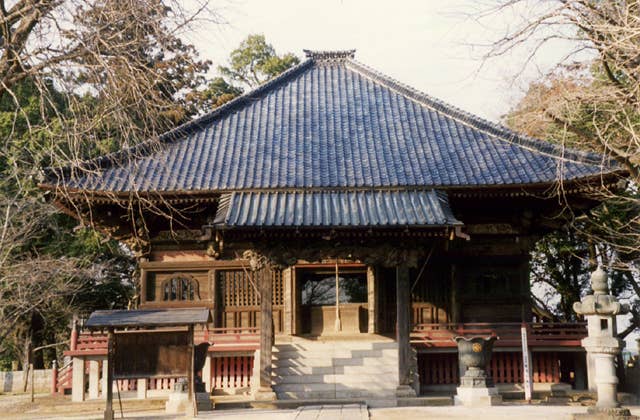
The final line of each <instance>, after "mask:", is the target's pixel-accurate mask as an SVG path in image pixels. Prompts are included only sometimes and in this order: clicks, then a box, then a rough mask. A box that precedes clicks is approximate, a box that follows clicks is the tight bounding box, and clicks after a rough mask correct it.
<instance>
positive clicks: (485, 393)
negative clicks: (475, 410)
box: [453, 386, 502, 407]
mask: <svg viewBox="0 0 640 420" xmlns="http://www.w3.org/2000/svg"><path fill="white" fill-rule="evenodd" d="M453 402H454V404H455V405H464V406H467V407H488V406H492V405H500V404H502V396H501V395H500V394H498V389H497V388H496V387H493V386H492V387H482V388H480V387H466V386H459V387H458V388H457V389H456V396H455V397H454V399H453Z"/></svg>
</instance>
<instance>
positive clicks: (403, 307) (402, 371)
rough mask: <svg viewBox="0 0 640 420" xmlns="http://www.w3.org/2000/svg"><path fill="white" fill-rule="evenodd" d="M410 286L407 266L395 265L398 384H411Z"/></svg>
mask: <svg viewBox="0 0 640 420" xmlns="http://www.w3.org/2000/svg"><path fill="white" fill-rule="evenodd" d="M410 287H411V284H410V281H409V267H408V266H407V265H406V264H405V265H399V266H397V267H396V313H397V317H396V339H397V341H398V376H399V377H398V379H399V385H400V386H403V385H404V386H408V385H410V384H411V369H410V358H411V344H410V342H409V333H410V332H411V291H410V290H409V289H410Z"/></svg>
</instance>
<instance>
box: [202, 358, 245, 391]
mask: <svg viewBox="0 0 640 420" xmlns="http://www.w3.org/2000/svg"><path fill="white" fill-rule="evenodd" d="M211 362H212V363H211V387H212V388H213V389H221V390H225V389H237V388H248V387H249V386H251V375H252V373H253V356H223V357H213V358H212V359H211Z"/></svg>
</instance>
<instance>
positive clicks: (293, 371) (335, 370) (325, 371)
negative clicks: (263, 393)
mask: <svg viewBox="0 0 640 420" xmlns="http://www.w3.org/2000/svg"><path fill="white" fill-rule="evenodd" d="M272 371H273V373H274V374H275V375H277V376H289V375H359V374H361V373H365V374H370V375H397V374H398V364H397V363H395V362H394V363H380V364H378V365H374V366H276V365H273V366H272Z"/></svg>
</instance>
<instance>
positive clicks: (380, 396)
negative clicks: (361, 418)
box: [276, 389, 395, 400]
mask: <svg viewBox="0 0 640 420" xmlns="http://www.w3.org/2000/svg"><path fill="white" fill-rule="evenodd" d="M276 395H277V396H278V399H279V400H321V399H328V400H333V399H336V398H347V399H353V398H358V399H365V400H395V389H393V390H385V391H370V390H366V389H351V390H349V391H338V392H337V393H336V391H276Z"/></svg>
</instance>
